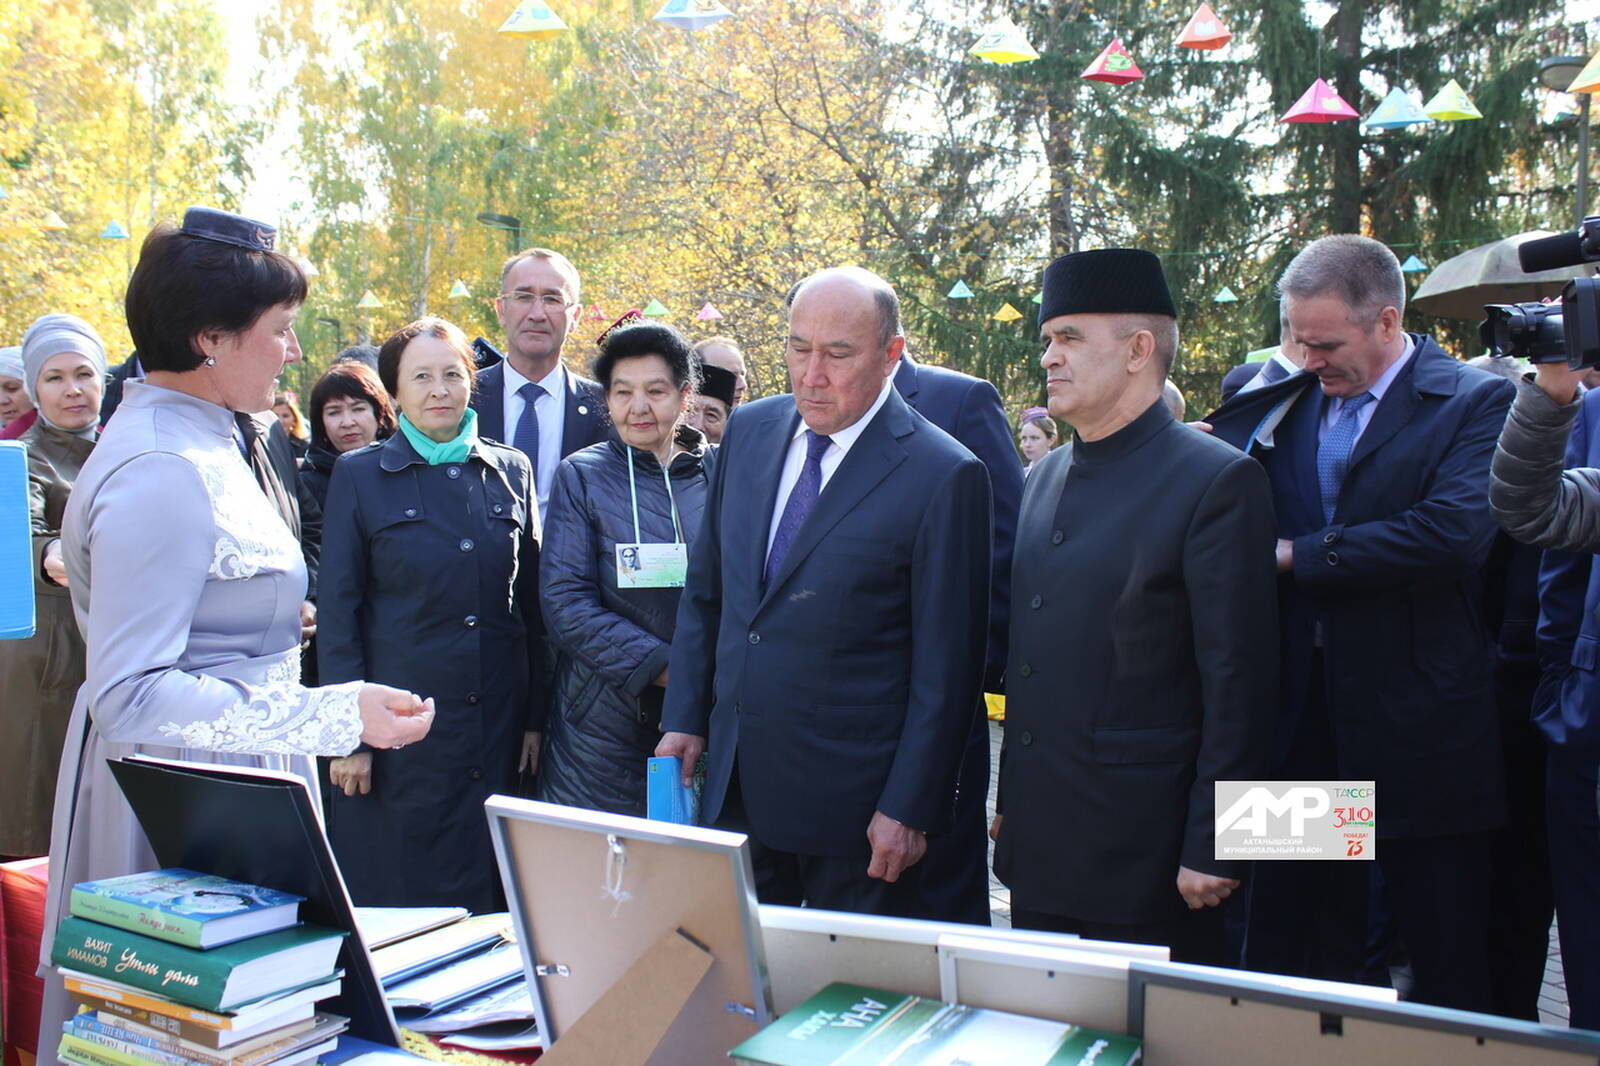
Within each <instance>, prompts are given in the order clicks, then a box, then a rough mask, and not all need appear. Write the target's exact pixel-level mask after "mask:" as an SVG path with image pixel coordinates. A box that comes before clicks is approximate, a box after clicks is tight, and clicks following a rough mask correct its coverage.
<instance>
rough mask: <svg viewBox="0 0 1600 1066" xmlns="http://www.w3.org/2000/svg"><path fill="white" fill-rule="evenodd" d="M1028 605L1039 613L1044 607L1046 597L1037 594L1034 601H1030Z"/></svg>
mask: <svg viewBox="0 0 1600 1066" xmlns="http://www.w3.org/2000/svg"><path fill="white" fill-rule="evenodd" d="M1028 605H1029V606H1031V607H1032V608H1033V609H1034V610H1035V611H1037V610H1038V609H1039V608H1041V607H1043V606H1044V597H1043V596H1040V595H1038V594H1037V593H1036V594H1035V595H1034V597H1033V599H1031V600H1029V601H1028Z"/></svg>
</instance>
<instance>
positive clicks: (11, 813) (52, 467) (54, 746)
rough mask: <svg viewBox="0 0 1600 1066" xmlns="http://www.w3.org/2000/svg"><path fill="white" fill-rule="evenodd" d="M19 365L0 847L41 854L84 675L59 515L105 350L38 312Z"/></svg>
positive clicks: (80, 456)
mask: <svg viewBox="0 0 1600 1066" xmlns="http://www.w3.org/2000/svg"><path fill="white" fill-rule="evenodd" d="M18 352H19V355H20V358H19V359H18V365H19V368H20V373H21V377H22V384H23V387H24V389H25V390H26V392H25V396H26V399H27V400H29V401H31V404H30V405H29V406H30V408H31V409H36V410H37V411H38V420H37V421H36V422H35V423H34V424H33V425H32V426H31V427H29V428H28V430H27V431H26V432H25V433H23V434H22V436H21V437H19V438H18V439H19V440H20V441H21V442H22V443H23V444H26V445H27V446H28V504H29V515H30V519H31V522H32V526H33V548H34V551H33V560H34V563H33V584H34V600H35V604H36V606H35V614H36V618H37V623H36V629H35V631H34V634H33V636H31V637H28V638H26V639H23V640H7V641H0V736H4V737H5V738H6V741H7V743H6V745H5V746H4V748H0V810H3V811H5V812H6V815H5V817H4V818H0V855H6V856H23V855H42V854H44V853H45V852H46V851H47V850H48V849H49V847H50V810H51V806H52V804H53V802H54V798H55V784H56V766H57V764H58V763H59V762H60V761H61V749H62V745H63V743H64V741H65V738H66V731H67V722H68V720H69V719H70V718H71V716H72V701H73V699H74V697H75V696H76V695H77V692H78V686H79V685H81V684H83V677H84V666H83V664H84V646H83V637H82V635H81V634H80V633H79V632H78V626H77V623H76V622H75V621H74V620H73V617H72V600H71V598H70V597H69V596H68V595H67V588H66V571H65V570H64V569H63V567H62V565H61V516H62V513H63V512H64V511H65V510H66V508H67V497H68V496H69V495H70V493H71V492H72V483H73V482H74V481H76V480H77V477H78V472H79V471H80V470H82V469H83V464H84V461H85V460H86V459H88V458H89V453H90V451H92V450H93V449H94V441H95V436H96V433H97V431H98V429H99V426H100V396H101V393H102V391H103V390H104V387H105V378H106V353H105V347H104V345H102V344H101V342H100V337H99V335H98V334H97V333H95V331H94V327H93V326H91V325H89V323H87V322H85V321H84V320H83V319H81V318H77V317H75V316H73V315H45V316H44V317H42V318H40V319H38V320H37V321H35V322H34V323H33V325H31V326H29V327H28V332H27V335H26V336H25V337H24V338H23V341H22V347H21V348H20V349H18Z"/></svg>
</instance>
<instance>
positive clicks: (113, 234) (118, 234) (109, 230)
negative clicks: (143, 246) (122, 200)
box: [100, 219, 128, 241]
mask: <svg viewBox="0 0 1600 1066" xmlns="http://www.w3.org/2000/svg"><path fill="white" fill-rule="evenodd" d="M100 236H102V237H104V238H105V239H106V240H108V241H125V240H127V239H128V231H127V230H125V229H123V228H122V223H120V222H118V221H117V220H116V219H112V220H111V221H110V222H108V223H106V228H105V229H103V230H101V231H100Z"/></svg>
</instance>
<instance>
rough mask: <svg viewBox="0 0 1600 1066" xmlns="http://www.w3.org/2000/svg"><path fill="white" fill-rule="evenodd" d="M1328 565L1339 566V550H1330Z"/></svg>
mask: <svg viewBox="0 0 1600 1066" xmlns="http://www.w3.org/2000/svg"><path fill="white" fill-rule="evenodd" d="M1328 565H1329V566H1338V565H1339V553H1338V552H1329V553H1328Z"/></svg>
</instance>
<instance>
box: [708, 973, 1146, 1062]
mask: <svg viewBox="0 0 1600 1066" xmlns="http://www.w3.org/2000/svg"><path fill="white" fill-rule="evenodd" d="M728 1054H729V1056H730V1057H731V1058H732V1059H733V1060H734V1061H735V1062H737V1063H742V1064H745V1066H1079V1064H1082V1066H1089V1064H1091V1063H1092V1064H1094V1066H1132V1064H1133V1063H1136V1062H1138V1061H1139V1058H1140V1054H1141V1047H1140V1042H1139V1040H1137V1039H1136V1038H1134V1037H1128V1036H1116V1035H1113V1034H1111V1033H1101V1032H1097V1031H1095V1030H1093V1029H1084V1028H1082V1027H1081V1026H1076V1025H1067V1024H1066V1023H1064V1022H1055V1021H1048V1020H1046V1019H1043V1018H1028V1017H1024V1016H1023V1015H1020V1014H1007V1013H1005V1012H1003V1011H995V1010H984V1009H981V1008H977V1007H966V1006H962V1005H960V1004H950V1003H941V1002H939V1001H938V1000H932V999H925V998H923V997H921V996H908V995H904V994H901V993H896V992H884V991H881V990H879V989H875V988H865V987H862V986H861V985H849V984H831V985H829V986H828V987H827V988H824V989H823V990H822V991H821V992H818V993H817V994H816V995H814V996H812V997H811V998H810V999H808V1000H806V1001H805V1002H804V1003H802V1004H801V1005H800V1006H798V1007H796V1008H795V1009H794V1010H792V1011H790V1012H789V1013H788V1014H785V1015H784V1016H783V1017H782V1018H780V1019H778V1020H777V1021H775V1022H773V1023H772V1024H771V1025H769V1026H767V1028H765V1029H763V1030H762V1031H761V1032H759V1033H757V1034H756V1035H755V1036H753V1037H751V1038H750V1039H749V1040H746V1041H745V1042H744V1043H742V1044H740V1045H739V1046H738V1047H736V1048H734V1049H733V1050H732V1051H730V1052H729V1053H728Z"/></svg>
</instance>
